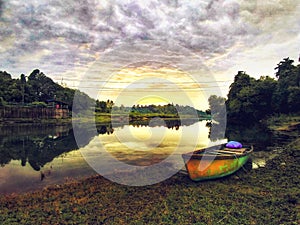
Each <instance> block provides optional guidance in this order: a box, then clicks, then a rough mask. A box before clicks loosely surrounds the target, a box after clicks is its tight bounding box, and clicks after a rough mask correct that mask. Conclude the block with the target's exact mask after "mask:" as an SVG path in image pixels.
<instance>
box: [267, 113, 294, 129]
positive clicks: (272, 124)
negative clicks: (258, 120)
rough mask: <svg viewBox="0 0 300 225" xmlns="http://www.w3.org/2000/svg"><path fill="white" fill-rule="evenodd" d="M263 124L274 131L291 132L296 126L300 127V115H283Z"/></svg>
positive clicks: (269, 119) (270, 118) (273, 117)
mask: <svg viewBox="0 0 300 225" xmlns="http://www.w3.org/2000/svg"><path fill="white" fill-rule="evenodd" d="M263 123H264V124H266V125H267V126H268V127H269V128H270V129H271V130H274V131H289V130H291V129H293V128H294V127H295V126H298V125H300V115H286V114H281V115H277V116H272V117H269V118H268V119H266V120H264V121H263Z"/></svg>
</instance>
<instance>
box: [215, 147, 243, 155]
mask: <svg viewBox="0 0 300 225" xmlns="http://www.w3.org/2000/svg"><path fill="white" fill-rule="evenodd" d="M245 151H246V148H240V149H231V148H225V149H222V150H221V149H218V150H212V152H218V153H225V154H226V153H227V154H228V153H229V154H243V153H245Z"/></svg>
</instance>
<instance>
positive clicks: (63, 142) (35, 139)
mask: <svg viewBox="0 0 300 225" xmlns="http://www.w3.org/2000/svg"><path fill="white" fill-rule="evenodd" d="M198 121H199V120H195V119H186V120H181V121H180V120H162V119H157V120H156V119H151V120H143V121H131V122H130V125H131V126H133V127H139V126H145V127H146V126H149V127H156V126H165V127H167V128H169V129H175V130H179V127H180V126H190V125H192V124H194V123H196V122H198ZM125 125H127V124H124V123H118V124H114V125H112V124H111V123H108V124H98V125H97V126H96V128H97V133H98V134H100V135H111V134H113V132H114V129H119V128H120V129H122V128H123V127H124V126H125ZM80 130H81V132H82V134H83V136H84V138H85V140H84V143H85V144H86V145H87V144H88V143H89V142H90V141H91V140H92V139H93V138H94V136H95V133H94V132H93V131H91V130H90V128H89V127H88V126H86V128H85V127H84V125H83V127H81V129H80ZM77 149H78V146H77V143H76V140H75V137H74V133H73V128H72V126H71V124H70V125H61V126H58V125H46V124H44V125H10V126H1V127H0V165H1V166H2V167H4V166H5V165H7V164H9V163H10V162H11V161H12V160H18V161H20V164H21V165H22V166H26V164H27V163H29V164H30V166H31V167H32V168H33V169H34V170H36V171H41V169H42V168H43V167H44V165H46V164H47V163H49V162H51V161H53V159H54V158H57V157H58V156H63V155H64V154H65V153H68V152H70V151H73V150H77Z"/></svg>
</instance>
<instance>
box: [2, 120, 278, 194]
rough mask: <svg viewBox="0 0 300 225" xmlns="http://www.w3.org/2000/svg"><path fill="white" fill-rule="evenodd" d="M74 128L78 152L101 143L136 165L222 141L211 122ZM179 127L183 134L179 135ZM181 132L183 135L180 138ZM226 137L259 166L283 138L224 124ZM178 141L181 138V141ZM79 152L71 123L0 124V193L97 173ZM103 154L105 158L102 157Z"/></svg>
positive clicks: (115, 155)
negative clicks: (248, 148)
mask: <svg viewBox="0 0 300 225" xmlns="http://www.w3.org/2000/svg"><path fill="white" fill-rule="evenodd" d="M78 126H81V128H80V129H79V130H80V132H81V134H80V136H81V137H82V143H83V146H81V150H83V151H85V150H86V151H87V152H88V153H89V154H90V156H91V157H93V154H94V153H95V154H99V152H100V151H101V149H99V142H101V144H102V146H103V147H104V150H105V153H106V154H108V155H109V156H110V157H111V158H114V159H115V160H119V161H120V162H123V163H126V164H129V165H135V166H149V165H154V164H157V163H160V162H161V161H163V160H165V159H167V158H168V157H169V156H170V155H172V154H174V152H175V153H176V154H177V155H179V156H180V154H181V153H183V152H188V151H192V150H194V149H195V148H201V147H204V146H207V145H209V143H210V144H213V143H211V142H214V143H221V142H225V141H226V139H224V129H223V127H222V126H223V125H222V124H211V123H210V122H209V121H198V120H181V121H180V120H162V119H159V118H155V119H151V120H144V121H139V122H135V121H131V122H130V125H126V124H125V123H122V121H121V122H119V123H116V124H114V125H112V124H111V123H107V124H97V126H96V131H95V129H94V128H93V127H92V126H91V125H90V124H79V125H78ZM183 129H185V132H182V130H183ZM195 131H197V133H195ZM182 133H185V136H184V138H182ZM193 135H197V137H198V141H197V143H196V145H194V143H191V141H190V138H189V137H192V136H193ZM226 137H227V138H228V139H229V140H238V141H240V142H242V143H248V144H253V145H254V147H255V152H254V153H253V156H254V157H252V158H253V163H254V164H258V165H259V166H264V163H265V161H266V160H267V159H269V156H273V153H276V152H274V148H273V147H271V146H276V144H277V145H280V143H278V142H277V141H278V140H279V141H280V140H281V139H280V138H278V137H277V136H274V135H273V134H272V133H271V132H270V131H268V130H267V129H266V128H264V127H262V126H260V125H254V126H252V127H249V126H247V127H242V126H229V125H228V126H227V129H226ZM180 139H183V140H182V141H181V142H179V141H178V140H180ZM78 149H79V148H78V146H77V144H76V140H75V138H74V132H73V127H72V125H71V124H69V125H67V124H66V125H60V126H57V125H10V126H0V164H1V166H2V168H0V192H11V191H14V190H15V191H17V190H18V188H19V187H20V186H21V187H24V184H26V185H25V186H26V187H27V188H28V189H30V188H31V189H32V188H33V187H40V186H41V184H40V183H45V184H51V183H60V182H63V181H64V180H65V179H66V178H67V177H77V176H81V175H90V174H93V173H95V172H94V171H93V170H92V169H91V168H90V167H89V166H88V164H87V163H86V161H85V160H84V159H83V157H82V156H81V151H78ZM102 150H103V149H102ZM258 152H261V153H260V154H258ZM102 156H103V157H105V154H103V155H102ZM179 158H180V157H179ZM179 158H178V159H179ZM176 160H177V159H176ZM110 163H111V161H110V160H107V161H106V162H105V163H104V167H106V168H107V171H109V172H111V164H110ZM180 163H182V160H181V159H180ZM254 164H253V166H254V167H255V165H254ZM41 180H42V181H43V182H41ZM19 189H20V188H19ZM24 190H25V189H24Z"/></svg>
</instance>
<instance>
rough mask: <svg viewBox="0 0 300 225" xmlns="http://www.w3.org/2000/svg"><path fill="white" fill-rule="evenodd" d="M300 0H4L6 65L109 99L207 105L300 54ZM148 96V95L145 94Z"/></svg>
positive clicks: (0, 4) (1, 32)
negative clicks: (236, 83) (237, 80)
mask: <svg viewBox="0 0 300 225" xmlns="http://www.w3.org/2000/svg"><path fill="white" fill-rule="evenodd" d="M299 31H300V1H298V0H265V1H262V0H193V1H191V0H148V1H144V0H110V1H106V0H64V1H61V0H26V1H17V0H0V70H2V71H7V72H9V73H10V74H12V76H13V77H18V76H20V74H22V73H24V74H26V75H29V74H30V72H31V71H33V70H34V69H36V68H38V69H40V70H41V71H42V72H44V73H45V74H46V75H47V76H49V77H51V78H52V79H53V80H54V81H56V82H58V83H64V84H66V85H67V86H69V87H72V88H78V89H80V90H82V91H84V92H86V93H88V94H89V95H90V96H92V97H95V98H96V97H98V98H99V99H101V100H105V99H108V98H111V99H113V100H114V101H115V102H120V103H121V102H122V103H126V104H127V105H133V104H135V103H138V102H143V103H145V104H146V103H147V102H149V103H151V102H160V101H159V100H162V99H163V101H162V102H169V103H170V102H174V103H178V104H188V103H191V104H194V105H195V106H196V108H203V109H205V108H207V101H206V100H207V98H208V97H209V96H210V95H212V94H216V95H221V96H224V97H225V96H226V94H227V93H228V87H229V85H230V84H231V82H232V81H233V78H234V75H235V74H237V72H238V71H239V70H242V71H246V72H247V73H248V74H249V75H251V76H253V77H255V78H259V77H260V76H262V75H269V76H271V77H274V73H275V70H274V68H275V67H276V65H277V63H279V62H280V61H281V60H282V59H283V58H285V57H290V58H292V59H294V60H295V61H296V62H297V61H298V56H299V53H300V50H299V43H300V32H299ZM147 99H148V101H147Z"/></svg>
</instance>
